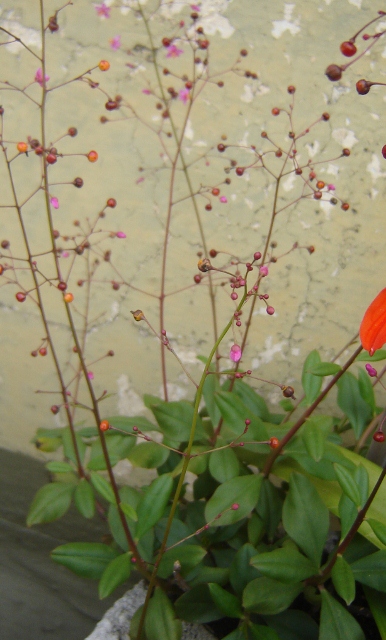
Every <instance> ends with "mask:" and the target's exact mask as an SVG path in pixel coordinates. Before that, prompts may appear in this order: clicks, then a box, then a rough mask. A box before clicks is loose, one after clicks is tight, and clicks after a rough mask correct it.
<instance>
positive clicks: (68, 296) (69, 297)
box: [63, 293, 74, 303]
mask: <svg viewBox="0 0 386 640" xmlns="http://www.w3.org/2000/svg"><path fill="white" fill-rule="evenodd" d="M63 298H64V301H65V302H67V303H70V302H72V301H73V299H74V295H73V294H72V293H66V294H65V295H64V296H63Z"/></svg>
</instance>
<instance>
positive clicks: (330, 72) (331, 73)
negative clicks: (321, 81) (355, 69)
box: [325, 64, 342, 82]
mask: <svg viewBox="0 0 386 640" xmlns="http://www.w3.org/2000/svg"><path fill="white" fill-rule="evenodd" d="M325 74H326V76H327V78H328V79H329V80H331V82H336V81H337V80H340V79H341V77H342V67H340V66H339V65H337V64H330V66H329V67H327V69H326V71H325Z"/></svg>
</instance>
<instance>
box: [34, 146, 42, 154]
mask: <svg viewBox="0 0 386 640" xmlns="http://www.w3.org/2000/svg"><path fill="white" fill-rule="evenodd" d="M35 153H36V155H37V156H42V155H43V153H44V149H43V147H40V146H39V147H36V149H35Z"/></svg>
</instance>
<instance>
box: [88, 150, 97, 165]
mask: <svg viewBox="0 0 386 640" xmlns="http://www.w3.org/2000/svg"><path fill="white" fill-rule="evenodd" d="M87 159H88V161H89V162H96V161H97V160H98V154H97V152H96V151H89V153H88V154H87Z"/></svg>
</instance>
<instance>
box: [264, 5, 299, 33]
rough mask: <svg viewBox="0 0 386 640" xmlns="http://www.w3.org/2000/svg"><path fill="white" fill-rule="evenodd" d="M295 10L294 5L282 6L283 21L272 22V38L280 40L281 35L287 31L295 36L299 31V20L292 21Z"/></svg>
mask: <svg viewBox="0 0 386 640" xmlns="http://www.w3.org/2000/svg"><path fill="white" fill-rule="evenodd" d="M294 9H295V5H294V4H287V3H286V4H285V5H284V19H283V20H273V22H272V24H273V29H272V31H271V33H272V35H273V37H274V38H281V36H282V35H283V33H285V32H286V31H289V32H290V34H291V35H292V36H296V34H297V33H299V31H300V26H299V24H300V19H299V18H295V19H294V20H293V19H292V13H293V10H294Z"/></svg>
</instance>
